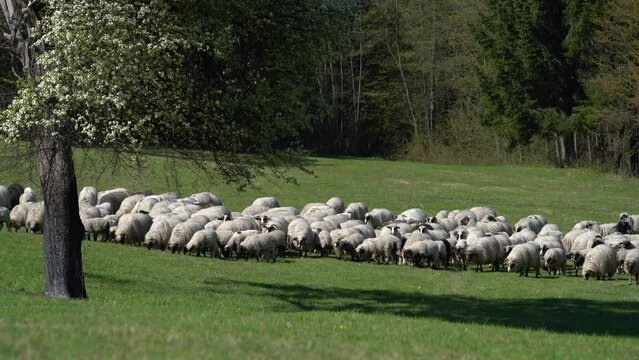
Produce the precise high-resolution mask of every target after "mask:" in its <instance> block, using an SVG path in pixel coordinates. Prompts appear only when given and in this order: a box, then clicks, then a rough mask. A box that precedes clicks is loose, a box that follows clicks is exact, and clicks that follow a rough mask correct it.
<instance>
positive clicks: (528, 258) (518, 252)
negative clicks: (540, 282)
mask: <svg viewBox="0 0 639 360" xmlns="http://www.w3.org/2000/svg"><path fill="white" fill-rule="evenodd" d="M539 250H540V249H539V245H537V244H535V243H526V244H519V245H515V246H514V247H513V249H512V251H511V252H510V254H508V257H507V258H506V266H507V269H508V272H514V271H517V272H519V276H523V275H525V276H528V271H529V270H530V268H531V267H532V268H533V269H535V277H539V276H540V273H539V268H540V266H541V258H540V256H539Z"/></svg>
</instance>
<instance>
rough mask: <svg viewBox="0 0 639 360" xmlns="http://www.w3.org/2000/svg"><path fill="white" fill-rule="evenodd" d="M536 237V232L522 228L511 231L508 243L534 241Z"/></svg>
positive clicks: (515, 243)
mask: <svg viewBox="0 0 639 360" xmlns="http://www.w3.org/2000/svg"><path fill="white" fill-rule="evenodd" d="M536 237H537V234H536V233H535V232H534V231H532V230H530V229H528V228H524V229H522V230H521V231H519V232H516V233H513V234H512V235H511V236H510V243H511V244H512V245H517V244H524V243H527V242H530V241H534V240H535V238H536Z"/></svg>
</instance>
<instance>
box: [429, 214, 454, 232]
mask: <svg viewBox="0 0 639 360" xmlns="http://www.w3.org/2000/svg"><path fill="white" fill-rule="evenodd" d="M428 220H429V223H435V224H439V225H440V226H441V227H442V229H444V230H446V231H448V232H451V231H453V230H455V228H457V226H458V224H457V222H456V221H455V220H453V219H447V218H442V219H439V218H437V217H432V218H430V219H428Z"/></svg>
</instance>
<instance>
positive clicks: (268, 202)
mask: <svg viewBox="0 0 639 360" xmlns="http://www.w3.org/2000/svg"><path fill="white" fill-rule="evenodd" d="M251 206H264V207H266V208H269V209H271V208H277V207H280V203H279V202H278V201H277V199H276V198H274V197H270V196H269V197H261V198H257V199H255V200H254V201H253V203H252V204H251Z"/></svg>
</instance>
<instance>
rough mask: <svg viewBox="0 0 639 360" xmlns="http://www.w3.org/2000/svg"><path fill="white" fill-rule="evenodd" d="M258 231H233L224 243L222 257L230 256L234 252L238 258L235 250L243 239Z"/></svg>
mask: <svg viewBox="0 0 639 360" xmlns="http://www.w3.org/2000/svg"><path fill="white" fill-rule="evenodd" d="M259 233H260V231H259V230H244V231H237V232H235V233H234V234H233V235H232V236H231V238H230V239H229V241H228V242H227V243H226V245H224V252H223V253H224V257H226V258H229V257H231V256H233V255H234V254H235V256H237V257H238V259H239V255H238V253H237V251H238V248H239V246H240V244H241V243H242V242H243V241H244V240H246V238H247V237H249V236H251V235H257V234H259ZM218 241H219V240H218Z"/></svg>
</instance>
